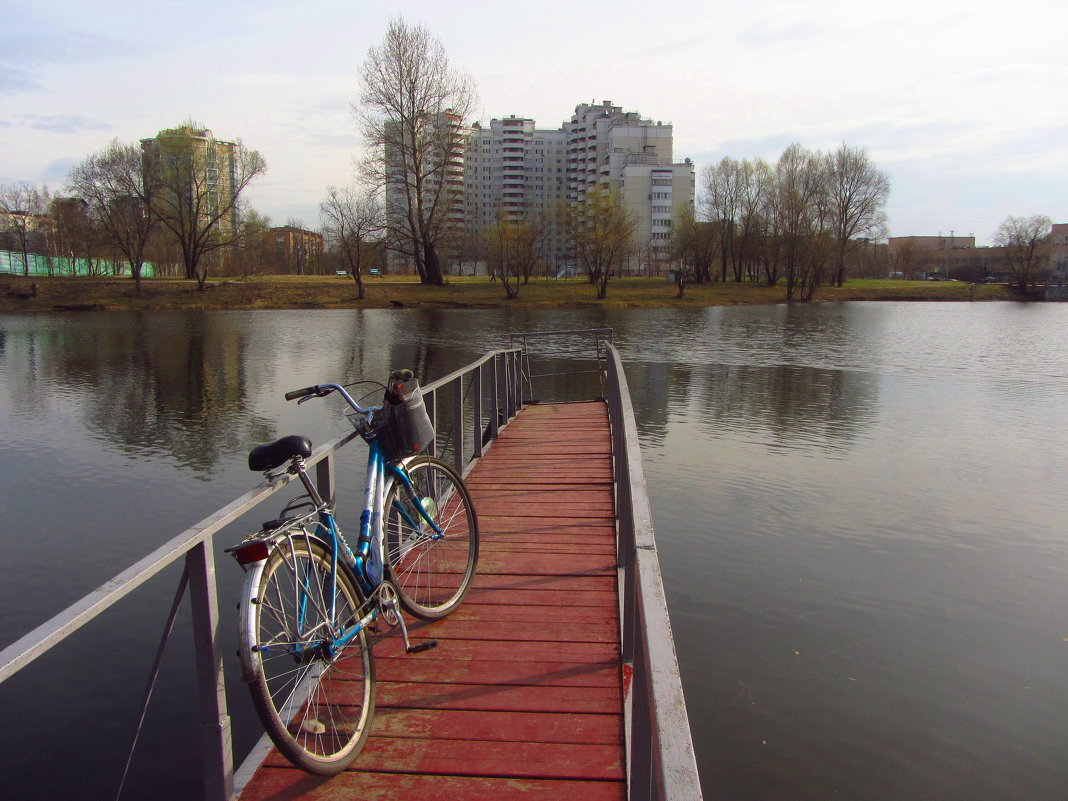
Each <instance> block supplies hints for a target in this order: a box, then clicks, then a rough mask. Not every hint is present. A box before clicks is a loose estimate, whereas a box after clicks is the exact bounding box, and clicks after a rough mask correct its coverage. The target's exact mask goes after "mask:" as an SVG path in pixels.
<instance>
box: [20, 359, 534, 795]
mask: <svg viewBox="0 0 1068 801" xmlns="http://www.w3.org/2000/svg"><path fill="white" fill-rule="evenodd" d="M520 356H521V350H520V349H518V348H509V349H506V350H498V351H492V352H490V353H487V354H486V355H485V356H483V357H482V358H481V359H478V360H477V361H475V362H473V363H472V364H469V365H467V366H466V367H462V368H460V369H459V370H456V371H455V372H453V373H450V374H449V375H447V376H445V377H444V378H441V379H438V380H436V381H432V382H430V383H429V384H427V385H426V386H424V387H423V395H424V400H425V402H426V404H427V409H428V411H430V412H431V414H432V418H431V419H433V420H434V421H435V423H436V418H437V414H436V412H437V409H436V407H437V405H438V404H437V395H438V392H440V391H442V390H445V389H446V388H450V389H452V390H453V392H454V398H455V400H454V403H453V417H452V435H451V436H452V437H453V438H454V440H455V442H454V443H453V453H454V462H455V464H456V466H457V469H459V470H461V471H463V472H468V471H470V469H471V467H472V466H473V465H474V463H475V462H477V460H478V459H479V458H480V457H481V456H482V454H483V452H484V449H485V445H484V442H485V441H486V440H492V439H494V438H495V437H496V436H497V434H498V432H499V431H500V429H501V428H502V427H503V426H505V425H507V423H508V421H510V420H511V419H512V418H513V417H515V415H516V414H517V413H518V412H519V410H520V409H521V408H522V406H523V398H522V380H521V372H520V370H521V367H520ZM487 370H488V371H489V376H488V377H487V376H485V375H484V372H485V371H487ZM465 379H467V380H469V382H470V383H469V386H468V392H467V393H464V392H463V381H464V380H465ZM484 390H488V392H487V393H485V394H486V395H488V398H486V400H488V402H489V404H490V406H491V409H490V415H489V419H488V424H487V425H486V426H485V427H483V420H484V419H486V418H485V417H484V415H483V412H484V409H483V408H482V407H483V401H484V397H483V395H484ZM468 411H470V421H469V422H470V423H471V428H470V442H471V445H472V447H471V449H470V451H468V450H467V449H465V447H464V443H465V441H466V440H465V438H464V430H465V428H464V427H465V422H468V421H467V417H468V415H467V412H468ZM435 429H436V425H435ZM356 437H357V432H356V431H349V432H347V433H345V434H343V435H341V436H339V437H337V438H336V439H334V440H332V441H331V442H328V443H326V444H325V445H321V446H320V447H318V448H316V449H315V451H314V453H313V454H312V455H311V457H309V458H308V459H307V460H306V464H308V465H309V466H310V465H315V467H316V483H317V484H318V489H319V492H320V494H321V495H322V496H323V497H325V498H333V497H334V468H333V456H334V453H335V452H336V451H337V450H338V449H339V448H341V447H343V446H345V445H347V444H348V443H349V442H351V441H352V440H353V439H355V438H356ZM437 449H438V446H437V443H434V444H433V446H432V448H431V450H432V452H437ZM468 453H470V455H468ZM292 480H293V477H292V476H290V475H288V474H283V475H281V476H279V477H277V478H275V479H274V480H273V481H271V482H270V483H267V482H266V481H265V482H264V483H263V484H261V485H260V486H258V487H255V488H254V489H252V490H249V491H248V492H246V493H245V494H244V495H242V496H241V497H239V498H237V499H236V500H234V501H232V502H231V503H229V504H227V505H226V506H224V507H223V508H222V509H219V510H218V511H217V512H215V513H213V514H211V515H209V516H208V517H206V518H204V519H203V520H201V521H200V522H199V523H197V524H195V525H193V526H191V527H190V528H188V529H186V530H185V531H183V532H182V533H181V534H179V535H178V536H177V537H175V538H174V539H172V540H170V541H169V542H167V543H165V544H163V545H161V546H160V547H159V548H157V549H156V550H154V551H153V552H152V553H150V554H149V555H148V556H146V557H144V558H143V559H141V560H139V561H137V562H136V563H134V564H133V565H131V566H130V567H128V568H127V569H126V570H124V571H122V572H121V573H119V574H118V575H117V576H115V578H113V579H112V580H111V581H109V582H107V583H105V584H103V585H101V586H100V587H98V588H97V589H95V590H93V591H92V592H91V593H89V594H88V595H86V596H85V597H84V598H82V599H81V600H79V601H77V602H75V603H74V604H72V605H71V606H69V607H67V608H66V609H64V610H63V611H62V612H60V613H59V614H57V615H55V616H54V617H53V618H52V619H51V620H48V621H46V622H44V623H42V624H41V625H40V626H38V627H37V628H35V629H34V630H33V631H31V632H29V633H28V634H26V635H24V636H23V637H21V638H19V639H18V640H16V641H15V642H13V643H12V644H11V645H9V646H7V647H6V648H4V649H3V650H2V651H0V683H2V682H3V681H5V680H6V679H8V678H10V677H11V676H12V675H14V674H15V673H17V672H18V671H19V670H21V669H22V668H24V667H26V666H27V665H28V664H30V663H31V662H32V661H33V660H35V659H36V658H37V657H39V656H41V655H42V654H44V653H46V652H48V651H49V650H51V649H52V648H54V647H55V646H56V645H58V644H59V643H60V642H62V641H63V640H65V639H66V638H67V637H68V636H70V635H71V634H73V633H74V632H75V631H77V630H79V629H80V628H82V627H83V626H84V625H86V624H87V623H89V622H90V621H91V620H93V619H95V618H96V617H97V616H98V615H100V614H102V613H103V612H105V611H106V610H107V609H109V608H110V607H111V606H113V605H114V604H115V603H117V602H118V601H120V600H121V599H122V598H124V597H125V596H127V595H129V594H130V593H131V592H133V591H134V590H135V589H137V588H138V587H139V586H141V585H142V584H144V583H145V582H146V581H148V580H149V579H151V578H152V577H153V576H155V575H156V574H158V573H159V572H161V571H162V570H164V569H165V568H167V567H168V566H170V565H172V564H174V563H175V562H177V561H178V560H179V559H181V558H182V557H185V560H186V572H187V573H188V576H189V592H190V598H191V605H192V614H193V639H194V643H195V646H196V663H197V688H198V690H197V692H198V696H199V703H200V721H201V731H202V736H203V739H204V743H203V745H204V748H203V753H204V755H205V776H204V784H205V788H204V789H205V792H204V797H205V799H207V801H229V800H230V799H232V798H233V794H234V764H233V750H232V743H231V738H230V716H229V714H228V713H227V706H226V685H225V682H224V677H223V663H222V650H221V648H222V645H223V643H222V642H221V641H220V640H221V638H220V632H219V603H218V584H217V581H216V578H215V557H214V551H213V548H212V537H213V535H214V534H215V533H216V532H218V531H220V530H221V529H223V528H224V527H225V526H227V525H228V524H229V523H232V522H234V521H235V520H236V519H237V518H239V517H240V516H241V515H243V514H245V513H246V512H248V511H250V510H251V509H253V508H254V507H256V506H258V505H259V504H261V503H263V502H264V501H266V500H267V499H268V498H271V497H272V496H274V495H275V493H277V492H279V491H281V490H282V489H283V488H285V487H286V486H287V485H288V484H289V482H290V481H292Z"/></svg>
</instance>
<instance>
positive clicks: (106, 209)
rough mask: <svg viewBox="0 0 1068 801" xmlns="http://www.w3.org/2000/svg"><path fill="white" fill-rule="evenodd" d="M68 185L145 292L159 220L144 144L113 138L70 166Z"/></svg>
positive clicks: (137, 289) (138, 287)
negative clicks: (147, 261) (145, 269)
mask: <svg viewBox="0 0 1068 801" xmlns="http://www.w3.org/2000/svg"><path fill="white" fill-rule="evenodd" d="M67 188H68V191H69V192H71V193H72V194H74V195H76V196H77V197H79V198H81V199H82V200H83V201H85V203H86V206H87V209H88V212H89V215H90V217H91V218H92V220H93V221H94V222H95V223H96V224H97V226H99V228H100V229H101V230H102V231H103V233H104V234H105V238H106V240H107V243H108V244H109V245H110V246H112V247H113V248H114V249H116V250H117V251H118V252H120V253H121V254H122V255H123V257H124V258H125V259H126V263H127V264H128V265H129V267H130V276H131V277H132V278H133V280H134V287H135V291H136V293H137V295H138V296H139V297H140V295H141V272H142V269H143V267H144V263H145V249H146V248H147V246H148V240H149V238H150V237H151V236H152V232H153V230H155V228H156V227H157V225H158V223H159V218H158V217H157V216H156V214H155V213H154V211H153V209H152V200H153V196H152V193H153V188H154V185H153V182H152V181H149V180H146V176H145V159H144V154H143V152H142V151H141V149H140V148H139V147H137V146H136V145H124V144H122V143H120V142H119V140H117V139H113V140H112V141H111V143H110V144H109V145H108V146H107V147H106V148H104V149H103V150H102V151H100V152H99V153H94V154H93V155H91V156H89V157H88V158H86V159H85V160H84V161H82V162H80V163H79V164H77V165H75V166H74V167H73V168H72V169H71V171H70V175H69V176H68V178H67Z"/></svg>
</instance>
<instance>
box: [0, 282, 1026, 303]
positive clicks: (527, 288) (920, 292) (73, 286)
mask: <svg viewBox="0 0 1068 801" xmlns="http://www.w3.org/2000/svg"><path fill="white" fill-rule="evenodd" d="M141 285H142V294H141V297H137V296H136V295H135V293H134V282H133V280H132V279H130V278H83V277H75V278H72V277H50V276H30V277H28V278H27V277H23V276H14V275H7V274H5V275H0V313H11V312H15V313H18V312H79V311H181V310H255V309H264V310H268V309H276V310H277V309H393V308H396V309H428V308H440V309H480V308H481V309H488V308H553V309H567V308H591V307H610V308H686V307H705V306H737V305H769V304H777V303H785V302H786V298H785V295H786V291H785V289H784V288H783V287H782V286H781V285H780V286H776V287H771V288H769V287H766V286H764V285H762V284H752V283H741V284H736V283H733V282H727V283H718V282H714V283H708V284H689V285H687V287H686V291H685V293H684V295H683V297H682V298H679V297H677V295H678V289H677V287H676V286H675V285H674V284H673V283H669V282H668V281H667V280H666V279H664V278H617V279H614V280H613V281H611V282H610V283H609V285H608V295H607V297H606V298H605V299H604V300H597V298H596V295H595V291H594V288H593V287H592V286H591V285H590V284H589V283H588V282H586V281H585V280H584V279H566V280H556V279H550V278H537V279H532V280H531V282H530V283H529V284H527V285H522V286H520V290H519V297H518V298H515V299H512V300H509V299H508V298H506V297H505V293H504V289H503V287H502V285H501V284H500V283H499V282H497V283H491V282H490V280H489V279H488V278H485V277H476V278H471V277H453V278H450V279H449V282H448V283H447V284H446V285H445V286H442V287H432V286H423V285H421V284H419V283H418V282H417V281H416V280H415V279H414V278H411V277H407V276H402V277H389V276H386V277H376V278H365V279H364V287H365V290H366V298H365V299H364V300H362V301H361V300H359V299H358V297H357V294H358V293H357V287H356V284H355V282H354V281H353V280H352V279H351V278H348V277H337V276H255V277H250V278H240V277H220V278H217V279H214V280H209V281H208V282H207V284H206V286H205V289H204V290H198V289H197V284H196V281H188V280H185V279H176V278H146V279H143V280H142V282H141ZM1018 299H1019V298H1018V297H1017V296H1016V295H1014V294H1013V293H1012V292H1010V290H1009V288H1008V287H1006V286H1003V285H991V284H968V283H964V282H959V281H896V280H894V281H892V280H882V279H852V280H847V281H846V284H845V286H843V287H841V288H839V287H832V286H821V287H819V289H817V290H816V294H815V297H814V298H813V299H812V301H810V302H812V303H826V302H841V301H940V302H958V301H960V302H968V301H993V300H1002V301H1004V300H1018ZM795 302H800V301H795Z"/></svg>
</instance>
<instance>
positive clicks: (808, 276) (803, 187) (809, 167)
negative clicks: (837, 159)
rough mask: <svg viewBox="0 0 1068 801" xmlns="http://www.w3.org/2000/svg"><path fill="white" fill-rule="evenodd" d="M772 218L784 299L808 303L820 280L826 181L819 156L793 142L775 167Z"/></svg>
mask: <svg viewBox="0 0 1068 801" xmlns="http://www.w3.org/2000/svg"><path fill="white" fill-rule="evenodd" d="M775 183H776V190H777V191H776V217H777V220H778V223H779V242H780V246H781V253H782V259H783V263H784V267H785V270H786V299H787V300H793V299H794V294H795V293H796V292H797V291H798V290H799V289H800V290H801V296H802V299H803V300H809V299H811V297H812V293H813V292H814V291H815V288H816V286H817V285H818V284H819V282H820V280H821V278H822V267H823V258H824V255H825V249H824V248H823V247H822V246H821V245H820V243H818V241H817V240H818V239H819V238H820V237H822V236H824V224H825V221H826V203H825V195H826V182H825V181H824V179H823V170H822V162H821V159H820V157H819V154H817V153H814V152H812V151H810V150H806V149H805V148H804V147H802V146H801V145H799V144H797V143H795V144H792V145H790V146H789V147H788V148H786V150H784V151H783V153H782V155H781V156H779V160H778V162H777V163H776V165H775Z"/></svg>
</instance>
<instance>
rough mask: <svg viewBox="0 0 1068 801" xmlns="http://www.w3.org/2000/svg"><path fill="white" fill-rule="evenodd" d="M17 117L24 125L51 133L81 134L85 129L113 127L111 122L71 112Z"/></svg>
mask: <svg viewBox="0 0 1068 801" xmlns="http://www.w3.org/2000/svg"><path fill="white" fill-rule="evenodd" d="M17 119H18V120H20V121H21V122H22V124H23V125H26V126H28V127H30V128H32V129H34V130H35V131H48V132H50V133H59V134H79V133H82V132H83V131H108V130H111V128H112V126H111V125H110V124H109V123H106V122H101V121H100V120H91V119H89V118H88V117H79V116H76V115H71V114H61V115H46V114H23V115H22V116H21V117H19V118H17Z"/></svg>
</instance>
